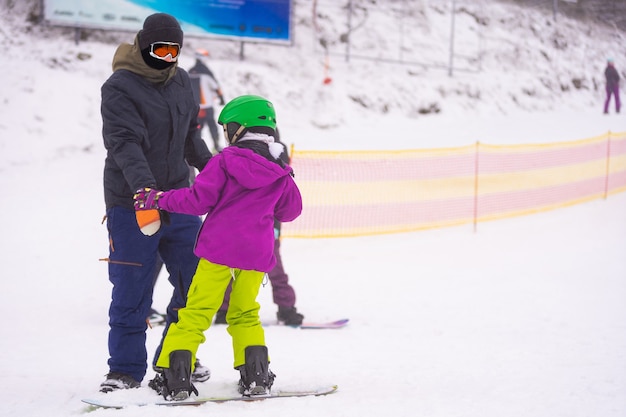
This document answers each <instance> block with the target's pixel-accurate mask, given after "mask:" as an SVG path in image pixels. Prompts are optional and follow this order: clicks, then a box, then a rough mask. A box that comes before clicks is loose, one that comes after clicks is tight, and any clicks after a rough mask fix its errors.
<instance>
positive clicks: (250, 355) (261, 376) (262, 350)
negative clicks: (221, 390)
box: [237, 346, 276, 397]
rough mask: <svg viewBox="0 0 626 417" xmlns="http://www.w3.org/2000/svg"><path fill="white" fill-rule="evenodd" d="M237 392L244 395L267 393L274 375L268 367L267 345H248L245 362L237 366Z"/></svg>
mask: <svg viewBox="0 0 626 417" xmlns="http://www.w3.org/2000/svg"><path fill="white" fill-rule="evenodd" d="M237 370H239V373H240V376H241V378H240V379H239V393H240V394H242V395H244V396H246V397H250V396H255V395H268V394H269V393H270V388H271V387H272V384H273V383H274V378H276V375H274V373H273V372H272V371H270V369H269V360H268V354H267V346H248V347H247V348H246V364H245V365H241V366H239V367H237Z"/></svg>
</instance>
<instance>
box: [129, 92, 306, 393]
mask: <svg viewBox="0 0 626 417" xmlns="http://www.w3.org/2000/svg"><path fill="white" fill-rule="evenodd" d="M219 123H220V124H221V125H222V126H223V127H224V136H225V138H226V141H227V143H228V144H229V146H228V147H226V148H225V149H224V150H223V151H222V152H221V153H219V154H217V155H215V156H214V157H213V158H212V159H211V160H210V161H209V163H208V164H207V165H206V167H205V168H204V170H202V171H201V172H200V173H199V174H198V176H197V177H196V180H195V182H194V183H193V185H192V186H191V188H186V189H179V190H170V191H165V192H163V191H160V190H156V189H153V188H150V187H147V188H144V189H142V190H139V191H138V192H137V194H135V196H134V198H135V209H136V210H138V211H141V210H150V209H160V210H166V211H168V212H172V213H187V214H190V215H196V216H200V215H203V214H206V217H205V220H204V224H203V225H202V228H201V230H200V234H199V235H198V239H197V243H196V247H195V252H196V254H197V255H198V256H199V257H200V262H199V263H198V268H197V270H196V273H195V275H194V277H193V282H192V284H191V288H190V289H189V295H188V298H187V305H186V306H185V307H184V308H182V309H180V310H179V311H178V315H179V320H178V322H176V323H172V324H171V325H170V326H169V329H168V331H167V335H166V336H165V339H164V341H163V349H162V350H161V352H160V355H159V357H158V360H157V363H156V365H157V367H158V369H159V370H161V371H162V372H160V373H157V375H156V377H155V379H154V380H152V381H151V384H150V386H151V387H153V388H154V389H155V390H156V391H157V392H159V393H160V394H161V395H163V397H164V398H165V399H166V400H184V399H186V398H188V397H189V395H190V394H191V393H195V394H196V395H197V394H198V392H197V390H196V389H195V387H194V386H193V383H192V381H191V378H190V375H191V373H192V372H193V364H194V361H195V356H196V352H197V350H198V346H199V345H200V344H201V343H203V342H204V341H205V336H204V332H205V331H206V330H207V329H208V328H209V327H210V326H211V322H212V321H213V316H214V315H215V313H216V312H217V310H218V309H219V307H220V305H221V304H222V301H223V299H224V292H225V291H226V288H227V287H228V285H229V283H230V282H231V280H233V289H232V293H231V298H230V305H229V307H228V312H227V314H226V317H227V320H228V324H229V325H228V332H229V334H230V335H231V337H232V346H233V356H234V362H233V366H234V368H235V369H237V370H238V371H239V375H240V379H239V392H240V393H241V394H242V395H244V396H255V395H265V394H267V393H269V390H270V388H271V386H272V383H273V381H274V377H275V375H274V374H273V373H272V372H271V371H270V370H269V356H268V349H267V346H266V345H265V333H264V330H263V327H262V326H261V320H260V318H259V309H260V306H259V303H258V302H257V301H256V298H257V296H258V293H259V288H260V286H261V283H262V282H263V280H264V278H265V274H266V273H267V272H269V271H271V270H272V268H273V267H274V265H275V264H276V258H275V257H274V254H273V251H274V219H276V220H278V221H292V220H294V219H295V218H296V217H298V216H299V215H300V213H301V212H302V196H301V194H300V191H299V190H298V187H297V185H296V183H295V182H294V180H293V173H292V170H291V168H290V167H289V166H288V165H286V164H285V163H284V162H283V161H282V160H281V159H280V153H281V152H282V150H283V149H284V148H283V147H282V146H281V145H279V144H277V143H275V142H274V134H275V129H276V113H275V111H274V106H273V105H272V103H271V102H270V101H268V100H266V99H265V98H263V97H260V96H254V95H246V96H240V97H237V98H235V99H234V100H232V101H231V102H229V103H228V104H227V105H226V106H225V107H224V109H223V110H222V112H221V113H220V116H219Z"/></svg>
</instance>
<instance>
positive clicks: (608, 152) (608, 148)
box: [604, 130, 611, 200]
mask: <svg viewBox="0 0 626 417" xmlns="http://www.w3.org/2000/svg"><path fill="white" fill-rule="evenodd" d="M610 174H611V131H610V130H609V133H608V135H607V138H606V175H605V178H604V199H605V200H606V199H607V197H608V196H609V175H610Z"/></svg>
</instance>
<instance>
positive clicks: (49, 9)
mask: <svg viewBox="0 0 626 417" xmlns="http://www.w3.org/2000/svg"><path fill="white" fill-rule="evenodd" d="M291 3H292V0H98V1H93V0H44V18H45V19H46V20H47V21H49V22H50V23H52V24H57V25H62V26H75V27H90V28H101V29H113V30H130V31H138V30H140V29H141V27H142V25H143V21H144V19H145V18H146V17H147V16H149V15H150V14H152V13H156V12H164V13H168V14H171V15H172V16H174V17H176V19H178V21H179V22H180V24H181V26H182V29H183V31H184V32H185V35H192V36H194V35H195V36H205V37H216V36H217V37H228V38H237V39H248V40H264V41H268V40H269V41H276V42H285V43H289V42H291Z"/></svg>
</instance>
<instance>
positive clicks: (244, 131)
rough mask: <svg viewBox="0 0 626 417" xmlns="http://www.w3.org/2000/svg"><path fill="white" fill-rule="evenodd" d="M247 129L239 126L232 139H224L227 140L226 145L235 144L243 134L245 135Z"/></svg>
mask: <svg viewBox="0 0 626 417" xmlns="http://www.w3.org/2000/svg"><path fill="white" fill-rule="evenodd" d="M246 130H247V128H246V127H245V126H243V125H241V126H239V129H237V131H235V133H233V135H232V137H227V138H226V139H228V143H230V144H231V145H232V144H233V143H235V142H237V140H238V139H239V138H240V137H241V136H243V135H244V133H246Z"/></svg>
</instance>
